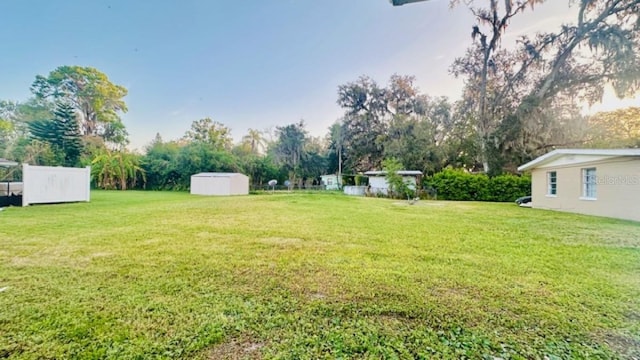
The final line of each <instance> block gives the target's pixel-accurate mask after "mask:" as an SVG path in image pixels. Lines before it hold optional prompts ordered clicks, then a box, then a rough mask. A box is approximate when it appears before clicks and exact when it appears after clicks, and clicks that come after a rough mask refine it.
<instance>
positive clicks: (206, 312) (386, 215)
mask: <svg viewBox="0 0 640 360" xmlns="http://www.w3.org/2000/svg"><path fill="white" fill-rule="evenodd" d="M4 287H6V289H5V290H4V291H2V292H0V358H3V357H8V358H10V359H13V358H16V359H18V358H20V359H22V358H25V359H60V358H113V359H128V358H137V359H147V358H167V359H173V358H200V359H218V358H231V359H236V358H240V359H241V358H253V359H255V358H265V359H270V358H276V359H317V358H330V359H336V358H342V359H349V358H371V359H382V358H384V359H412V358H425V359H429V358H443V359H447V358H474V359H475V358H477V359H481V358H491V356H495V357H500V358H504V359H508V358H513V359H531V358H544V357H547V358H548V359H556V358H564V359H569V358H603V359H605V358H633V357H634V356H635V357H637V356H640V349H639V348H640V224H639V223H634V222H626V221H619V220H612V219H603V218H595V217H587V216H579V215H572V214H566V213H556V212H548V211H541V210H535V209H522V208H518V207H517V206H515V205H512V204H488V203H462V202H433V201H422V202H419V203H418V204H417V205H414V206H408V205H407V204H406V203H402V202H396V201H392V200H384V199H370V198H354V197H346V196H340V195H337V194H331V193H329V194H275V195H268V194H265V195H256V196H248V197H233V198H212V197H197V196H190V195H189V194H185V193H169V192H97V191H96V192H93V193H92V201H91V203H78V204H59V205H40V206H32V207H29V208H9V209H5V211H3V212H0V288H4Z"/></svg>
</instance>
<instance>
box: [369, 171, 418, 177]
mask: <svg viewBox="0 0 640 360" xmlns="http://www.w3.org/2000/svg"><path fill="white" fill-rule="evenodd" d="M364 174H365V175H367V176H385V175H387V172H386V171H384V170H382V171H367V172H365V173H364ZM396 174H398V175H402V176H418V175H422V171H419V170H400V171H396Z"/></svg>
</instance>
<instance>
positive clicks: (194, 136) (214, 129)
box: [183, 117, 232, 150]
mask: <svg viewBox="0 0 640 360" xmlns="http://www.w3.org/2000/svg"><path fill="white" fill-rule="evenodd" d="M183 139H185V140H187V141H192V142H197V143H204V144H208V145H211V146H213V148H214V149H216V150H231V145H232V138H231V130H230V129H229V128H228V127H226V126H225V125H224V124H222V123H220V122H218V121H213V120H211V118H208V117H207V118H204V119H200V120H196V121H194V122H193V123H191V129H189V130H188V131H187V132H186V133H185V134H184V137H183Z"/></svg>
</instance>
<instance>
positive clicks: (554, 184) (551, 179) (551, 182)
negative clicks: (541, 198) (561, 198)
mask: <svg viewBox="0 0 640 360" xmlns="http://www.w3.org/2000/svg"><path fill="white" fill-rule="evenodd" d="M557 194H558V174H557V173H556V172H555V171H549V172H548V173H547V195H551V196H556V195H557Z"/></svg>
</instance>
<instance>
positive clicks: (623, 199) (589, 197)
mask: <svg viewBox="0 0 640 360" xmlns="http://www.w3.org/2000/svg"><path fill="white" fill-rule="evenodd" d="M518 171H531V181H532V185H531V196H532V207H534V208H539V209H550V210H559V211H568V212H575V213H580V214H587V215H597V216H606V217H612V218H619V219H628V220H635V221H640V149H562V150H554V151H552V152H550V153H548V154H545V155H543V156H540V157H539V158H537V159H535V160H533V161H530V162H528V163H526V164H524V165H522V166H520V167H519V168H518Z"/></svg>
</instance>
